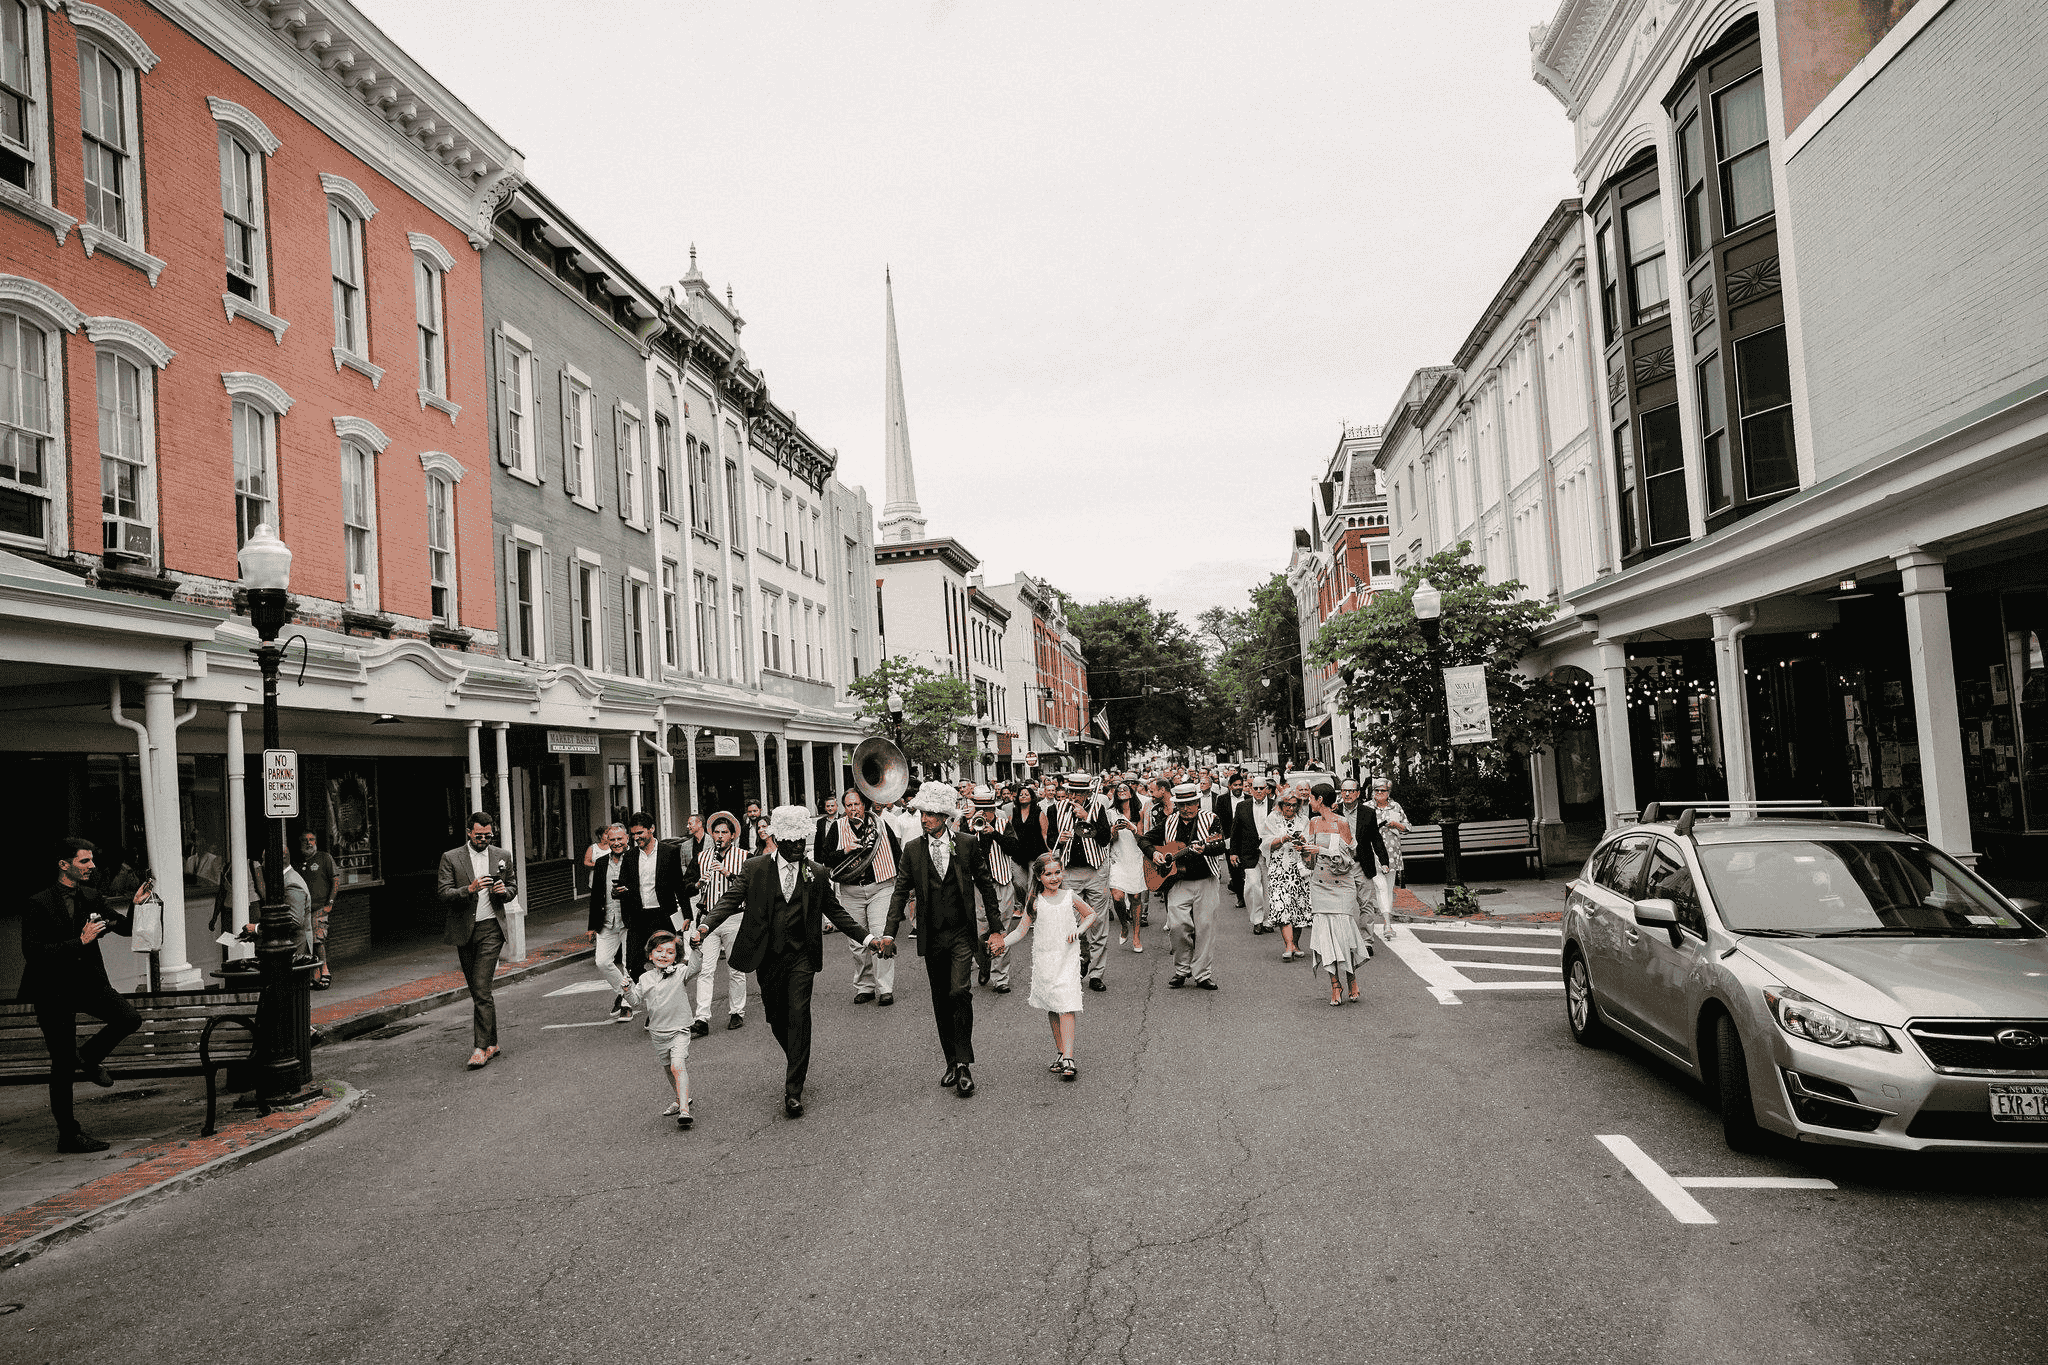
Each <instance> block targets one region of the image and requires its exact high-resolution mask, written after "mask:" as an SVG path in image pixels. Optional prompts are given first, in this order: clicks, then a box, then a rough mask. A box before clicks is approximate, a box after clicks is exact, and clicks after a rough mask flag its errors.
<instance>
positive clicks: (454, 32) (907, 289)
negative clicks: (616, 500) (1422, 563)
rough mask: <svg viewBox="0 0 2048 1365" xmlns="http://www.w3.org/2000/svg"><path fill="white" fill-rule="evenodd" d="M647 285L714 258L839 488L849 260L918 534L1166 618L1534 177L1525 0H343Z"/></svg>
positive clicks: (1299, 494) (1564, 129)
mask: <svg viewBox="0 0 2048 1365" xmlns="http://www.w3.org/2000/svg"><path fill="white" fill-rule="evenodd" d="M358 3H359V4H360V5H361V7H362V9H363V10H365V11H366V12H367V13H368V14H369V15H370V16H371V18H372V19H374V20H375V21H376V22H377V23H378V24H380V25H382V26H383V27H384V29H385V30H386V31H387V32H388V33H390V34H391V36H392V37H393V38H395V39H396V40H397V41H398V42H399V43H400V44H401V45H402V46H404V47H405V48H406V49H407V50H408V51H410V52H411V53H412V55H413V56H414V57H415V58H416V59H418V60H419V61H420V62H421V63H422V64H424V65H425V66H426V67H427V68H428V69H429V70H430V71H432V72H433V73H434V74H435V75H436V76H437V77H438V78H439V79H440V80H441V81H442V82H443V83H444V84H446V85H447V86H448V87H449V88H450V89H451V90H453V91H454V92H455V93H456V95H457V96H459V97H460V98H462V99H464V100H465V101H467V102H468V103H469V105H470V106H471V107H472V108H473V109H474V110H476V112H477V113H478V114H479V115H481V116H482V117H483V118H484V119H485V120H486V121H488V122H489V123H490V124H492V126H494V127H495V128H496V129H497V130H498V132H499V133H501V134H502V135H503V136H505V137H506V138H508V139H509V140H510V141H511V142H512V143H513V145H515V146H517V147H518V148H519V149H520V150H521V151H522V152H523V153H524V155H525V157H526V170H527V174H528V176H529V177H530V178H531V179H532V180H533V181H534V182H535V183H536V184H537V185H539V186H540V187H542V188H543V189H544V190H545V191H546V192H547V194H548V195H550V196H551V197H552V198H553V199H555V201H556V202H558V203H560V204H561V205H563V207H564V208H566V209H567V210H568V211H569V212H570V213H571V214H572V215H574V216H575V217H576V218H577V220H578V221H580V222H581V223H582V224H583V226H584V227H585V228H586V229H588V230H589V231H591V232H593V233H595V234H596V235H597V237H598V238H599V240H600V241H602V242H603V243H604V245H605V246H606V247H607V248H609V249H610V250H611V251H612V252H613V253H614V254H615V255H616V256H617V257H618V258H619V259H620V260H621V261H623V262H624V263H625V264H626V266H627V267H628V268H629V269H631V270H633V271H634V272H635V273H636V274H638V275H639V276H640V278H641V279H642V280H643V281H644V282H645V283H647V284H649V285H651V286H653V287H655V288H657V289H658V288H660V287H661V286H662V285H663V284H666V283H671V282H673V281H674V280H676V279H677V278H678V277H680V276H681V275H682V273H683V272H684V271H685V270H686V269H687V268H688V253H689V245H690V243H691V242H695V243H696V244H697V247H698V252H699V257H698V259H699V265H700V268H701V269H702V270H703V271H704V274H705V276H706V277H707V278H708V279H709V280H710V281H711V283H712V284H713V286H714V287H715V288H716V289H718V290H719V291H720V292H721V293H722V292H723V291H724V289H725V286H726V285H727V284H728V283H730V284H731V285H732V288H733V297H734V302H735V304H736V306H737V308H738V311H739V312H740V314H741V316H742V317H744V318H745V319H746V321H747V327H746V331H745V333H744V335H743V337H742V342H743V344H744V345H745V347H746V350H747V354H748V356H749V358H750V359H751V360H752V361H753V362H754V363H755V364H757V365H759V366H761V367H763V368H764V369H765V370H766V371H767V375H768V383H769V388H770V391H771V392H772V394H773V395H774V397H775V399H776V401H777V402H779V403H781V404H782V405H783V406H785V407H787V408H793V409H794V410H795V411H796V413H797V416H798V419H799V421H800V422H801V424H802V425H803V426H804V428H805V429H806V430H807V431H809V432H810V433H811V435H812V436H813V437H814V438H815V439H817V440H818V441H819V442H821V443H822V444H824V445H826V446H828V447H833V448H836V449H837V450H838V452H839V477H840V478H841V479H842V480H844V481H845V482H847V483H849V484H859V485H864V486H865V487H866V489H867V492H868V497H869V499H870V500H871V501H872V502H873V504H874V507H875V509H876V511H877V513H879V512H880V510H881V507H882V503H883V500H884V496H885V495H884V489H883V475H882V439H883V427H882V393H883V384H882V269H883V266H884V264H887V265H889V266H890V267H891V268H892V269H893V271H894V275H895V282H896V313H897V325H898V330H899V335H900V341H901V348H902V356H903V370H904V374H903V382H904V388H905V391H906V395H907V402H908V405H909V417H910V434H911V449H912V453H913V455H914V456H915V459H916V467H917V486H918V495H919V500H920V501H921V502H922V504H923V507H924V512H925V515H926V517H927V518H928V520H929V530H930V532H931V534H933V535H935V536H952V537H954V538H956V539H958V540H959V541H960V542H961V543H962V544H964V545H965V546H966V547H967V548H968V550H969V551H970V552H972V553H973V554H975V555H977V556H979V557H980V558H981V560H982V567H983V570H984V571H985V572H986V573H987V574H988V575H989V578H990V581H992V582H994V581H1001V580H1004V579H1007V578H1009V577H1010V576H1011V575H1012V574H1013V573H1014V572H1015V571H1017V570H1018V569H1025V570H1028V571H1030V572H1032V573H1034V574H1037V575H1040V576H1042V577H1045V578H1049V579H1051V580H1052V581H1053V582H1054V583H1056V584H1058V585H1059V586H1060V587H1062V588H1064V589H1065V590H1066V591H1067V592H1069V593H1071V594H1073V595H1075V596H1076V597H1079V598H1081V599H1083V600H1094V599H1096V598H1099V597H1105V596H1124V595H1130V594H1135V593H1144V594H1147V595H1149V596H1151V597H1152V598H1153V599H1154V600H1155V601H1157V602H1158V603H1159V604H1160V605H1162V606H1166V607H1171V608H1176V609H1178V610H1180V611H1182V612H1183V613H1184V614H1185V615H1187V616H1190V617H1191V616H1192V615H1193V614H1194V613H1195V612H1197V611H1199V610H1200V609H1201V608H1203V607H1206V606H1210V605H1215V604H1222V605H1225V606H1229V607H1233V608H1234V607H1239V606H1242V605H1243V604H1244V593H1245V591H1246V590H1247V589H1248V588H1249V587H1250V586H1251V585H1252V584H1253V583H1254V582H1256V581H1260V580H1262V579H1263V578H1264V577H1265V576H1266V575H1268V574H1271V573H1273V572H1275V571H1276V570H1279V569H1282V568H1284V567H1285V566H1286V562H1287V556H1288V550H1289V544H1290V541H1289V535H1290V531H1291V528H1292V527H1294V526H1295V525H1297V524H1305V523H1306V520H1307V517H1308V509H1309V498H1310V487H1309V485H1310V482H1311V480H1312V479H1313V478H1314V477H1315V476H1316V475H1317V473H1318V472H1319V470H1320V467H1321V464H1322V462H1323V461H1324V460H1325V459H1327V458H1328V456H1329V454H1330V453H1331V451H1332V450H1333V449H1334V448H1335V445H1336V442H1337V438H1338V435H1339V432H1340V429H1341V426H1342V423H1343V422H1344V421H1345V420H1347V419H1348V420H1350V421H1352V422H1379V421H1382V420H1384V418H1385V417H1386V415H1387V413H1388V412H1389V411H1390V410H1391V408H1392V406H1393V403H1394V400H1395V398H1396V397H1397V396H1398V395H1399V393H1400V391H1401V389H1402V386H1403V385H1404V384H1405V383H1406V382H1407V378H1408V375H1409V374H1410V373H1411V372H1412V371H1413V370H1415V369H1417V368H1419V367H1420V366H1423V365H1430V364H1443V363H1447V362H1448V361H1449V359H1450V356H1451V352H1452V351H1453V350H1454V349H1455V348H1456V347H1457V345H1458V343H1459V342H1460V341H1462V340H1463V339H1464V336H1465V334H1466V332H1468V331H1469V330H1470V329H1471V327H1472V324H1473V323H1474V322H1475V321H1476V320H1477V317H1478V313H1479V310H1480V309H1481V308H1482V307H1483V306H1484V305H1485V303H1486V301H1487V300H1488V299H1489V298H1491V297H1492V295H1493V292H1494V291H1495V290H1496V289H1497V288H1499V286H1500V284H1501V282H1502V280H1504V279H1505V278H1506V276H1507V273H1508V271H1509V270H1510V269H1512V268H1513V266H1514V263H1515V261H1516V260H1517V259H1518V258H1519V257H1520V255H1521V253H1522V251H1523V250H1524V249H1525V248H1526V247H1527V245H1528V243H1529V241H1530V239H1531V238H1532V237H1533V236H1534V235H1535V233H1536V231H1537V229H1538V228H1539V227H1541V226H1542V224H1543V221H1544V219H1545V218H1546V217H1547V216H1548V214H1549V212H1550V210H1551V209H1552V207H1554V206H1555V204H1556V202H1557V201H1558V200H1559V199H1561V198H1564V197H1567V196H1569V195H1571V194H1573V193H1574V192H1575V188H1574V185H1573V183H1572V179H1571V155H1572V153H1571V127H1570V124H1569V123H1568V122H1567V120H1566V118H1565V115H1564V111H1563V109H1562V108H1560V107H1559V106H1558V105H1557V104H1556V102H1555V101H1554V100H1553V99H1552V98H1551V97H1550V96H1549V94H1547V93H1546V92H1544V91H1543V90H1542V89H1541V88H1540V87H1539V86H1537V85H1536V84H1535V82H1534V81H1533V80H1531V79H1530V75H1529V42H1528V33H1529V28H1530V26H1531V25H1532V24H1535V23H1537V22H1539V21H1542V20H1544V19H1547V18H1549V17H1550V14H1551V13H1552V12H1553V11H1554V9H1555V5H1554V3H1552V0H1430V2H1429V3H1427V4H1416V3H1413V0H1348V2H1347V0H1339V2H1334V3H1319V4H1309V3H1298V4H1287V3H1274V2H1272V0H1268V3H1261V4H1250V3H1244V4H1204V3H1199V2H1198V0H1170V2H1168V3H1120V2H1118V0H1090V2H1089V3H1062V2H1061V0H1034V2H1029V3H1027V2H1026V0H938V2H937V3H934V0H902V2H901V3H881V2H880V0H871V2H869V3H837V4H823V3H818V4H783V3H775V2H774V0H756V2H755V3H702V2H700V0H661V2H660V3H653V2H638V0H636V2H634V3H615V2H611V0H606V2H604V3H600V2H599V0H577V3H574V4H566V5H565V4H563V3H562V0H433V2H432V3H430V4H428V3H420V0H358Z"/></svg>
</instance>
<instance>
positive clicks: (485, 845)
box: [434, 811, 519, 1071]
mask: <svg viewBox="0 0 2048 1365" xmlns="http://www.w3.org/2000/svg"><path fill="white" fill-rule="evenodd" d="M491 828H492V822H491V817H490V816H489V815H486V814H485V813H484V812H483V811H477V812H476V813H475V814H473V815H471V816H470V817H469V840H468V842H466V843H462V844H458V845H457V846H455V847H454V848H451V849H449V850H448V851H447V852H446V853H443V854H442V855H441V866H440V870H439V872H438V873H437V874H436V876H435V882H434V886H435V892H436V894H437V895H439V896H440V898H441V903H442V904H443V905H444V906H446V907H447V909H448V925H447V929H446V930H445V931H444V932H443V934H442V936H441V937H442V941H443V942H445V943H452V944H454V945H455V956H456V959H457V960H458V961H460V962H461V963H462V975H463V977H464V979H465V980H467V981H468V982H469V999H470V1015H471V1019H470V1034H471V1039H472V1041H473V1042H474V1044H475V1050H474V1051H472V1052H471V1053H470V1054H469V1069H470V1070H471V1071H475V1070H477V1069H478V1068H479V1067H482V1066H485V1065H488V1064H489V1062H490V1060H491V1059H492V1058H493V1057H496V1056H497V1055H498V1004H497V1001H496V1000H495V999H494V998H493V997H492V994H491V990H492V983H493V982H494V981H495V980H496V979H497V975H498V954H500V953H502V952H503V951H505V920H504V916H505V905H506V902H508V901H511V900H514V899H516V898H517V897H518V895H519V869H518V867H517V866H516V865H515V864H514V863H513V861H512V855H511V854H510V853H508V852H507V851H506V850H504V849H502V848H500V847H498V846H497V845H496V844H494V843H492V842H491Z"/></svg>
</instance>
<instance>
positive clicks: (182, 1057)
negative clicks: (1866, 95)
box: [0, 990, 262, 1137]
mask: <svg viewBox="0 0 2048 1365" xmlns="http://www.w3.org/2000/svg"><path fill="white" fill-rule="evenodd" d="M126 998H127V1001H128V1003H129V1004H130V1005H132V1006H134V1008H135V1012H136V1013H137V1014H139V1015H141V1016H142V1024H141V1026H140V1027H138V1028H137V1029H136V1030H135V1032H133V1033H131V1034H129V1035H128V1036H127V1037H126V1038H123V1039H122V1040H121V1043H120V1046H118V1047H116V1048H115V1049H114V1051H113V1053H112V1054H111V1055H109V1056H108V1058H107V1060H106V1068H107V1070H108V1071H110V1072H112V1073H113V1074H114V1075H115V1076H117V1077H127V1078H128V1079H130V1080H140V1079H143V1078H146V1077H157V1076H201V1075H203V1076H205V1077H206V1126H205V1127H203V1128H201V1129H200V1130H199V1132H200V1135H201V1136H202V1137H212V1136H213V1130H214V1109H215V1104H216V1101H217V1099H218V1095H219V1091H218V1077H219V1074H220V1072H221V1071H222V1070H223V1069H224V1068H227V1067H232V1066H238V1065H240V1064H241V1063H244V1062H247V1061H248V1060H250V1058H251V1057H252V1056H254V1055H255V1051H256V1046H255V1045H256V1002H257V1001H258V1000H259V999H261V998H262V997H261V994H260V992H257V991H253V990H250V991H237V990H210V991H165V992H162V993H160V994H156V995H131V996H128V997H126ZM222 1024H234V1025H237V1026H239V1027H240V1029H241V1032H240V1033H229V1034H225V1035H223V1036H222V1037H221V1038H220V1039H218V1040H216V1039H215V1038H214V1030H215V1029H216V1028H218V1027H220V1026H221V1025H222ZM76 1027H77V1028H78V1030H79V1034H80V1036H81V1037H91V1036H92V1032H93V1031H94V1030H97V1029H98V1028H99V1027H100V1021H99V1020H97V1019H95V1018H93V1017H92V1016H91V1015H87V1014H81V1015H79V1016H78V1018H77V1020H76ZM49 1078H50V1053H49V1050H48V1049H47V1048H46V1047H44V1046H43V1031H42V1030H41V1029H40V1028H38V1027H37V1026H36V1008H35V1006H34V1005H31V1004H29V1003H28V1002H27V1001H23V1000H15V1001H10V1002H9V1003H6V1004H0V1085H26V1084H30V1083H33V1082H37V1081H47V1080H49ZM230 1080H231V1081H232V1080H233V1078H232V1077H230ZM241 1088H244V1087H240V1086H232V1085H231V1086H230V1089H241Z"/></svg>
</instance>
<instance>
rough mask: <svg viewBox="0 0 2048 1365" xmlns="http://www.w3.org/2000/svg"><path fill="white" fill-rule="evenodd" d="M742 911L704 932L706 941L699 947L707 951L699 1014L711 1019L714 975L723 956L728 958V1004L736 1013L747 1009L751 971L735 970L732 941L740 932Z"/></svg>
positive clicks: (701, 975)
mask: <svg viewBox="0 0 2048 1365" xmlns="http://www.w3.org/2000/svg"><path fill="white" fill-rule="evenodd" d="M743 918H745V917H744V916H741V915H733V916H731V917H729V918H728V919H727V920H726V921H725V923H723V924H721V925H719V926H718V927H717V928H716V929H713V930H712V931H711V932H710V933H708V934H706V935H704V941H703V942H702V943H700V944H698V945H697V951H698V952H700V953H702V954H703V955H704V965H703V966H702V967H701V968H699V969H698V972H697V1018H698V1019H699V1020H700V1021H704V1022H708V1021H709V1020H710V1018H711V978H712V976H713V975H714V974H716V972H717V970H718V962H719V959H720V958H723V959H725V994H726V1004H727V1006H728V1008H729V1009H730V1010H731V1012H732V1013H734V1014H745V1013H746V1012H747V974H746V973H745V972H738V971H734V970H733V966H732V941H733V940H734V939H736V938H738V937H739V936H740V920H741V919H743Z"/></svg>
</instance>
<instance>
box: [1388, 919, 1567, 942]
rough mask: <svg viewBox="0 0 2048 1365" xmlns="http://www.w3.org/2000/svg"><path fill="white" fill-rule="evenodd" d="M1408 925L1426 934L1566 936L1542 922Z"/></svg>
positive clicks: (1459, 921) (1455, 920) (1560, 930)
mask: <svg viewBox="0 0 2048 1365" xmlns="http://www.w3.org/2000/svg"><path fill="white" fill-rule="evenodd" d="M1408 927H1409V928H1410V929H1414V930H1416V931H1418V932H1420V933H1425V934H1548V935H1549V936H1550V937H1552V938H1563V937H1564V930H1562V929H1546V928H1545V927H1543V926H1542V925H1540V924H1467V923H1466V922H1465V921H1464V920H1458V919H1452V920H1435V921H1432V922H1431V923H1428V924H1411V925H1409V926H1408Z"/></svg>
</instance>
